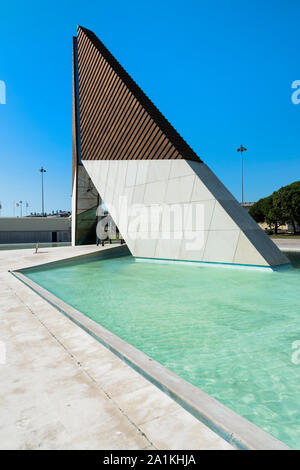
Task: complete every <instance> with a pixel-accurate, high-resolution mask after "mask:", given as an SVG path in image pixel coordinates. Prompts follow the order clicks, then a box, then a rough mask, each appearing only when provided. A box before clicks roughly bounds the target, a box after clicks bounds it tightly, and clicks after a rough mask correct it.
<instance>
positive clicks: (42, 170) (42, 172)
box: [40, 167, 46, 217]
mask: <svg viewBox="0 0 300 470" xmlns="http://www.w3.org/2000/svg"><path fill="white" fill-rule="evenodd" d="M40 172H41V174H42V216H43V217H44V216H45V211H44V173H46V170H45V169H44V168H43V167H42V168H41V169H40Z"/></svg>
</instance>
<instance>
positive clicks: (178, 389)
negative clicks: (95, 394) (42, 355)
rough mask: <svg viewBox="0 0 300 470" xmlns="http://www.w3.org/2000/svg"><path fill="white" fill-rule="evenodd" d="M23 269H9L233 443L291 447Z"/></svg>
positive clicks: (257, 447) (247, 446) (242, 446)
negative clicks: (65, 299) (99, 322)
mask: <svg viewBox="0 0 300 470" xmlns="http://www.w3.org/2000/svg"><path fill="white" fill-rule="evenodd" d="M22 271H23V270H16V271H11V274H12V275H13V276H14V277H15V278H17V279H19V280H20V281H21V282H23V283H24V284H25V285H27V286H28V287H29V288H30V289H32V290H33V291H34V292H35V293H37V294H38V295H39V296H41V297H42V298H43V299H45V300H46V301H47V302H49V303H50V304H51V305H52V306H54V307H55V308H56V309H58V310H59V311H60V312H61V313H63V314H64V315H65V316H67V317H68V318H69V319H70V320H71V321H73V322H74V323H75V324H77V325H78V326H80V327H81V328H82V329H84V330H85V331H86V332H87V333H89V334H90V335H91V336H93V337H94V338H95V339H96V340H97V341H99V342H100V343H101V344H103V345H104V346H105V347H107V348H108V349H109V350H110V351H112V352H113V353H114V354H116V355H117V356H118V357H119V358H121V359H122V360H123V361H125V362H126V363H127V364H128V365H130V366H131V367H132V368H133V369H135V370H136V371H137V372H139V373H140V374H141V375H143V376H144V377H145V378H146V379H147V380H149V381H150V382H151V383H152V384H154V385H155V386H157V387H158V388H159V389H160V390H162V391H163V392H165V393H166V394H167V395H168V396H170V397H171V398H172V399H173V400H174V401H176V402H177V403H178V404H179V405H181V406H182V407H183V408H184V409H186V410H187V411H188V412H189V413H191V414H192V415H193V416H195V417H196V418H197V419H198V420H199V421H201V422H202V423H204V424H205V425H206V426H207V427H209V428H210V429H211V430H212V431H214V432H215V433H216V434H218V435H219V436H220V437H222V438H223V439H225V440H226V441H227V442H229V443H230V444H231V445H232V446H234V447H236V448H237V449H247V450H290V448H289V447H288V446H287V445H286V444H284V443H283V442H281V441H279V440H278V439H276V438H275V437H273V436H271V435H270V434H268V433H267V432H265V431H264V430H263V429H261V428H259V427H258V426H256V425H255V424H253V423H251V422H250V421H248V420H247V419H245V418H243V417H242V416H240V415H239V414H237V413H236V412H234V411H233V410H231V409H230V408H227V407H226V406H225V405H223V404H222V403H220V402H219V401H218V400H216V399H215V398H213V397H211V396H210V395H208V394H207V393H205V392H204V391H202V390H201V389H199V388H198V387H195V386H194V385H192V384H190V383H189V382H187V381H186V380H184V379H182V378H181V377H179V376H178V375H176V374H174V373H173V372H171V371H170V370H169V369H167V368H166V367H164V366H163V365H161V364H160V363H158V362H157V361H155V360H154V359H151V358H150V357H148V356H147V355H146V354H144V353H143V352H142V351H140V350H139V349H137V348H135V347H134V346H131V345H130V344H129V343H127V342H126V341H124V340H122V339H121V338H119V337H118V336H116V335H115V334H113V333H111V332H110V331H109V330H107V329H106V328H104V327H102V326H101V325H99V324H98V323H96V322H94V321H93V320H91V319H90V318H88V317H87V316H85V315H84V314H83V313H81V312H80V311H78V310H76V309H75V308H73V307H71V306H70V305H68V304H67V303H66V302H64V301H63V300H61V299H59V298H58V297H56V296H55V295H53V294H52V293H50V292H49V291H47V290H46V289H44V288H43V287H41V286H40V285H38V284H37V283H35V282H34V281H32V280H31V279H29V278H27V277H26V276H25V275H24V274H23V273H22ZM24 271H25V270H24Z"/></svg>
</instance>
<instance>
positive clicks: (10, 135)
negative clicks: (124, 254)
mask: <svg viewBox="0 0 300 470" xmlns="http://www.w3.org/2000/svg"><path fill="white" fill-rule="evenodd" d="M77 24H81V25H82V26H85V27H87V28H89V29H92V30H93V31H94V32H95V34H96V35H98V36H99V37H100V39H101V40H102V41H103V42H104V44H105V45H106V46H107V47H108V48H109V49H110V51H111V52H112V53H113V54H114V55H115V56H116V58H117V59H118V60H119V62H120V63H121V64H122V65H123V66H124V67H125V69H126V70H127V71H128V72H129V73H130V74H131V75H132V77H133V78H134V79H135V80H136V81H137V83H138V84H139V85H140V86H141V87H142V88H143V90H144V91H145V92H146V93H147V94H148V96H149V97H150V98H151V99H152V101H153V102H154V103H155V104H156V105H157V106H158V108H159V109H160V110H161V111H162V112H163V113H164V114H165V116H166V117H167V118H168V120H169V121H171V123H172V124H173V125H174V127H175V128H176V129H177V130H178V131H179V133H180V134H181V135H182V136H183V137H184V138H185V139H186V140H187V142H188V143H189V144H190V145H191V147H192V148H193V149H194V150H195V151H196V152H197V153H198V155H199V156H200V157H201V158H202V159H203V160H204V161H205V163H207V164H208V165H209V166H210V167H211V168H212V169H213V171H215V172H216V174H217V175H218V177H219V178H220V179H221V180H222V181H223V182H224V184H225V185H227V186H228V188H229V189H230V190H231V191H232V192H233V194H234V195H235V196H236V197H237V198H240V160H239V158H240V156H239V154H238V153H237V152H236V149H237V147H238V146H240V144H243V145H244V146H245V147H247V149H248V150H247V152H246V154H245V200H247V201H251V200H257V199H258V198H260V197H263V196H266V195H268V194H270V193H271V192H272V191H274V190H275V189H277V188H278V187H280V186H283V185H286V184H289V183H291V182H293V181H295V180H299V176H300V171H299V170H300V158H299V157H300V149H299V131H300V105H295V104H293V103H292V101H291V94H292V91H293V90H292V89H291V85H292V82H293V81H294V80H297V79H300V70H299V69H300V61H299V24H300V4H299V2H298V1H297V0H287V1H283V0H280V1H279V0H264V1H263V2H262V1H261V0H247V1H245V0H239V1H237V0H226V1H225V0H211V1H210V2H207V1H204V0H197V1H196V0H194V1H192V0H185V1H177V0H165V1H162V0H160V1H157V0H151V1H148V2H145V1H136V0H132V1H131V0H128V1H126V2H125V1H124V0H123V1H120V0H115V1H111V0H105V1H102V0H97V1H90V0H81V1H77V0H73V1H68V0H67V1H63V0H62V1H60V2H58V1H55V0H54V1H51V2H50V1H47V0H46V1H43V2H40V1H30V0H29V1H26V2H24V1H18V0H15V1H14V2H2V4H1V7H0V44H1V46H0V47H1V54H0V80H3V81H5V83H6V91H7V97H6V101H7V102H6V104H5V105H2V104H0V158H1V170H0V201H1V203H2V206H3V209H2V215H3V216H11V215H13V201H14V200H15V201H18V200H23V201H28V202H29V204H30V210H32V211H40V210H41V208H40V206H41V203H40V200H41V196H40V192H41V189H40V186H41V185H40V173H39V171H38V170H39V168H40V167H41V165H44V167H45V168H46V169H47V173H46V178H45V191H46V194H45V208H46V210H47V211H51V210H56V209H70V206H71V197H70V195H71V147H72V145H71V134H72V128H71V127H72V126H71V123H72V121H71V113H72V36H73V35H75V34H76V25H77Z"/></svg>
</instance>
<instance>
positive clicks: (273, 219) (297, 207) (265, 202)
mask: <svg viewBox="0 0 300 470" xmlns="http://www.w3.org/2000/svg"><path fill="white" fill-rule="evenodd" d="M249 214H250V215H251V216H252V217H253V218H254V220H256V222H266V223H267V224H268V225H269V226H270V228H273V227H274V230H275V233H277V231H278V227H279V226H280V225H283V224H285V223H287V222H290V223H291V224H292V226H293V231H294V234H295V233H296V224H298V225H300V181H296V182H295V183H292V184H289V185H288V186H284V187H282V188H280V189H279V190H278V191H275V192H274V193H273V194H271V195H270V196H268V197H265V198H263V199H260V200H259V201H257V202H256V203H255V204H253V206H252V207H251V208H250V210H249Z"/></svg>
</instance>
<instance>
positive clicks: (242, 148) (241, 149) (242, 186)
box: [237, 145, 247, 205]
mask: <svg viewBox="0 0 300 470" xmlns="http://www.w3.org/2000/svg"><path fill="white" fill-rule="evenodd" d="M246 150H247V149H246V148H245V147H243V146H242V145H241V146H240V148H238V149H237V151H238V152H241V193H242V205H243V204H244V175H243V152H246Z"/></svg>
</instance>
